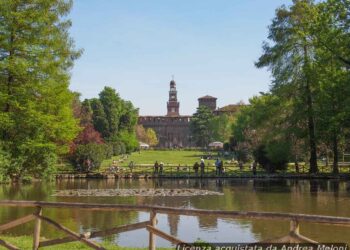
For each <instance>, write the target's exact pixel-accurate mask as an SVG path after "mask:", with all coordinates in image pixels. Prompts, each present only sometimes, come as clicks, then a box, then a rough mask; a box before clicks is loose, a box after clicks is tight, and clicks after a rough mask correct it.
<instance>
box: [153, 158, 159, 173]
mask: <svg viewBox="0 0 350 250" xmlns="http://www.w3.org/2000/svg"><path fill="white" fill-rule="evenodd" d="M158 167H159V164H158V161H156V163H154V173H155V174H157V173H158Z"/></svg>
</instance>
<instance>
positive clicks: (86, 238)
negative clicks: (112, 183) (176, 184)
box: [0, 200, 350, 250]
mask: <svg viewBox="0 0 350 250" xmlns="http://www.w3.org/2000/svg"><path fill="white" fill-rule="evenodd" d="M0 206H1V207H32V208H34V211H33V213H32V214H29V215H27V216H24V217H22V218H19V219H16V220H13V221H10V222H7V223H5V224H2V225H0V232H3V231H5V230H8V229H10V228H13V227H16V226H19V225H22V224H25V223H27V222H30V221H33V220H34V221H35V226H34V236H33V249H34V250H36V249H39V248H42V247H47V246H53V245H58V244H63V243H68V242H73V241H79V242H81V243H84V244H86V245H87V246H89V247H90V248H92V249H105V248H103V247H101V246H100V245H99V244H98V243H96V242H94V241H92V240H91V239H93V238H96V237H104V236H108V235H112V234H118V233H122V232H127V231H132V230H137V229H143V228H144V229H146V230H148V231H149V249H150V250H155V249H156V242H155V236H158V237H161V238H163V239H165V240H167V241H169V242H171V243H173V244H187V243H185V242H183V241H182V240H180V239H178V238H176V237H174V236H172V235H170V234H167V233H165V232H163V231H161V230H159V229H157V228H156V225H157V214H175V215H187V216H214V217H219V218H234V219H249V220H280V221H282V220H283V221H286V220H287V221H290V230H289V233H288V234H287V235H286V236H283V237H280V238H276V239H268V240H264V241H262V242H261V243H317V242H316V241H314V240H312V239H309V238H307V237H305V236H303V235H301V234H300V233H299V225H300V222H310V223H320V224H329V225H337V226H347V227H349V226H350V218H344V217H333V216H319V215H305V214H291V213H271V212H242V211H220V210H201V209H184V208H171V207H160V206H143V205H113V204H88V203H67V202H43V201H4V200H3V201H0ZM44 208H45V209H48V208H70V209H87V210H91V211H142V212H149V213H150V219H149V220H148V221H144V222H139V223H134V224H129V225H124V226H119V227H113V228H110V229H107V230H102V231H96V232H86V233H76V232H73V231H72V230H70V229H68V228H66V227H65V226H63V225H61V224H59V223H57V222H55V221H54V220H52V219H50V218H48V217H46V216H43V209H44ZM42 222H45V223H47V224H49V225H51V226H53V227H55V228H56V229H57V230H59V231H62V232H64V233H66V234H67V236H66V237H62V238H57V239H51V240H42V241H40V231H41V223H42ZM0 245H1V246H3V247H5V248H7V249H19V248H18V247H16V246H14V245H12V244H10V243H9V242H6V241H4V240H1V239H0Z"/></svg>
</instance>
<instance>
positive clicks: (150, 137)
mask: <svg viewBox="0 0 350 250" xmlns="http://www.w3.org/2000/svg"><path fill="white" fill-rule="evenodd" d="M146 137H147V143H148V144H149V145H150V146H151V147H154V146H157V145H158V143H159V141H158V138H157V134H156V131H154V130H153V129H151V128H148V129H146Z"/></svg>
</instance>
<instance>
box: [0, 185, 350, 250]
mask: <svg viewBox="0 0 350 250" xmlns="http://www.w3.org/2000/svg"><path fill="white" fill-rule="evenodd" d="M129 188H132V189H139V188H147V189H148V188H156V189H174V188H180V189H181V188H184V189H185V188H186V189H188V188H195V189H204V190H210V191H215V192H220V193H223V195H210V196H190V197H187V196H176V197H171V196H165V197H163V196H155V197H147V196H133V197H113V196H108V197H95V196H88V197H76V196H71V197H60V196H53V194H54V193H56V192H57V191H59V190H68V189H129ZM0 199H11V200H41V201H57V202H87V203H109V204H139V205H141V204H146V205H159V206H170V207H178V208H198V209H215V210H216V209H220V210H238V211H261V212H262V211H265V212H292V213H303V214H318V215H333V216H345V217H350V181H334V180H328V181H326V180H249V179H244V180H239V179H224V180H215V179H211V180H194V179H191V180H184V179H182V180H160V179H159V180H113V179H112V180H87V179H82V180H61V181H57V182H52V183H33V184H30V185H2V186H0ZM32 211H33V209H29V208H28V209H27V208H26V209H24V208H0V222H1V223H4V222H7V221H10V220H11V219H15V218H19V217H21V216H24V215H26V214H28V213H30V212H32ZM44 215H45V216H48V217H50V218H53V219H54V220H56V221H57V222H60V223H62V224H63V225H65V226H67V227H68V228H70V229H72V230H74V231H76V232H84V231H91V230H103V229H107V228H111V227H115V226H118V225H124V224H128V223H135V222H141V221H144V220H148V219H149V215H148V214H147V213H144V212H107V211H106V212H100V211H99V212H93V211H84V210H72V209H44ZM157 218H158V225H157V227H158V228H160V229H161V230H163V231H165V232H169V233H171V234H172V235H174V236H176V237H178V238H180V239H182V240H184V241H187V242H193V241H196V240H204V241H207V242H242V243H243V242H254V241H259V240H266V239H270V238H275V237H280V236H283V235H286V234H287V232H288V230H289V222H286V221H285V222H283V221H266V220H265V221H263V220H234V219H226V218H225V219H218V218H215V217H210V216H205V217H189V216H177V215H170V216H167V215H158V216H157ZM33 224H34V223H29V224H26V225H23V226H20V227H17V228H15V229H13V230H10V231H8V232H7V233H9V234H11V235H25V234H27V235H31V234H32V232H33ZM300 230H301V233H302V234H303V235H305V236H307V237H309V238H311V239H314V240H316V241H322V242H346V243H350V237H349V235H350V228H349V227H338V226H328V225H318V224H310V223H302V224H301V228H300ZM42 234H43V236H44V237H46V238H47V239H52V238H56V237H58V236H63V235H62V234H60V233H58V232H57V231H56V230H55V229H53V228H52V227H51V226H49V225H45V223H44V224H43V230H42ZM99 240H108V241H113V242H115V243H116V244H118V245H120V246H133V247H147V246H148V233H147V231H146V230H137V231H133V232H127V233H121V234H119V235H114V236H110V237H107V238H104V239H99ZM157 246H162V247H168V246H170V243H168V242H166V241H164V240H162V239H159V238H157Z"/></svg>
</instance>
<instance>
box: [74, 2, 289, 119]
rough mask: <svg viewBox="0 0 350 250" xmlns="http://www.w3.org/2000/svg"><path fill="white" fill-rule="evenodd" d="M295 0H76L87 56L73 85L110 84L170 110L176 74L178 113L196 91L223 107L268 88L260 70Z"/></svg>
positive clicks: (85, 88)
mask: <svg viewBox="0 0 350 250" xmlns="http://www.w3.org/2000/svg"><path fill="white" fill-rule="evenodd" d="M290 3H291V0H75V1H74V6H73V9H72V12H71V14H70V18H71V19H72V22H73V27H72V29H71V36H72V37H73V39H74V40H75V43H76V46H77V47H78V48H83V49H84V53H83V55H82V57H81V58H80V59H79V60H78V61H76V64H75V66H74V68H73V70H72V81H71V89H72V90H74V91H78V92H80V93H81V94H82V98H91V97H96V96H97V95H98V93H99V92H100V91H101V90H102V88H103V87H104V86H111V87H113V88H115V89H116V90H117V91H118V92H119V93H120V95H121V97H122V98H124V99H127V100H130V101H132V102H133V103H134V105H135V106H136V107H138V108H140V114H141V115H164V114H166V102H167V98H168V90H169V81H170V80H171V76H172V75H175V81H176V82H177V88H178V97H179V100H180V102H181V103H180V113H181V114H182V115H187V114H192V113H194V112H195V109H196V107H197V98H198V97H201V96H204V95H207V94H209V95H212V96H215V97H217V98H218V106H219V107H222V106H224V105H227V104H232V103H237V102H239V101H240V100H243V101H245V102H247V100H248V99H249V98H250V97H251V96H253V95H256V94H258V93H259V91H266V90H268V88H269V83H270V81H271V79H270V74H269V72H267V70H266V69H256V68H255V66H254V62H255V61H256V60H257V59H258V58H259V56H260V55H261V52H262V49H261V45H262V42H263V41H264V40H266V38H267V34H268V30H267V27H268V25H269V24H270V23H271V19H272V18H273V16H274V12H275V9H276V8H277V7H279V6H281V5H282V4H286V5H288V4H290Z"/></svg>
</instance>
